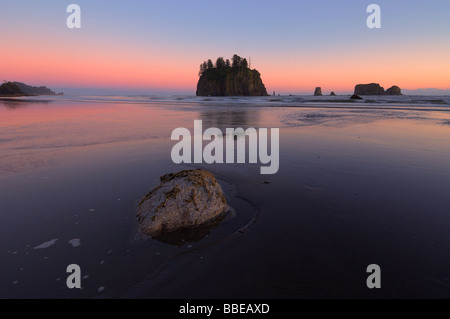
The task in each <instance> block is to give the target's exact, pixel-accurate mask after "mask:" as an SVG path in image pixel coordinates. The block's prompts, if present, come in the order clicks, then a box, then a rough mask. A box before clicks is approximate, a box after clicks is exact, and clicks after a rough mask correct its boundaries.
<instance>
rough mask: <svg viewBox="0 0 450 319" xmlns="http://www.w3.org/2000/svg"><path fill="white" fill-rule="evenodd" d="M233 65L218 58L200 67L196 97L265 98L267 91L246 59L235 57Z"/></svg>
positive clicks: (259, 76)
mask: <svg viewBox="0 0 450 319" xmlns="http://www.w3.org/2000/svg"><path fill="white" fill-rule="evenodd" d="M232 60H233V64H232V65H231V63H230V61H229V60H226V61H225V60H223V58H218V59H217V62H216V64H215V65H213V64H212V62H211V60H208V62H204V63H203V64H202V65H201V66H200V73H199V75H200V79H199V80H198V83H197V93H196V94H197V96H267V95H268V94H267V90H266V87H265V86H264V83H263V81H262V79H261V74H260V73H259V72H258V71H257V70H252V69H250V68H249V67H248V63H247V60H246V59H242V58H240V57H239V56H237V55H235V56H234V57H233V59H232Z"/></svg>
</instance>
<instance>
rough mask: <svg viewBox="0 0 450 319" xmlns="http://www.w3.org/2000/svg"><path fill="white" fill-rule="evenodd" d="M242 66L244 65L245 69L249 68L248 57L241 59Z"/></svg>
mask: <svg viewBox="0 0 450 319" xmlns="http://www.w3.org/2000/svg"><path fill="white" fill-rule="evenodd" d="M241 67H242V68H243V69H247V68H248V62H247V59H246V58H244V59H243V60H242V61H241Z"/></svg>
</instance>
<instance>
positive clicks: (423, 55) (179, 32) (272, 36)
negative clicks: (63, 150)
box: [0, 0, 450, 94]
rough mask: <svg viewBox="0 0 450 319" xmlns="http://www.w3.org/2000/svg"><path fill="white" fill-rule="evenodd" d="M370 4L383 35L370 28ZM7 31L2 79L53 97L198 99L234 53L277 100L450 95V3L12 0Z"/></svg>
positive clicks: (2, 36)
mask: <svg viewBox="0 0 450 319" xmlns="http://www.w3.org/2000/svg"><path fill="white" fill-rule="evenodd" d="M71 3H76V4H78V5H80V7H81V10H82V16H81V17H82V28H81V29H78V30H70V29H68V28H67V27H66V19H67V17H68V15H69V14H68V13H66V7H67V6H68V5H69V4H71ZM371 3H377V4H379V5H380V6H381V9H382V28H381V29H369V28H367V26H366V19H367V17H368V15H369V14H368V13H366V8H367V6H368V5H369V4H371ZM0 28H1V32H0V41H1V50H0V77H1V78H0V80H11V81H22V82H26V83H29V84H33V85H47V86H49V87H51V88H54V89H65V90H66V89H67V88H79V89H80V88H81V89H109V90H117V89H122V90H129V91H130V92H148V93H153V92H173V93H188V94H195V87H196V83H197V80H198V75H197V74H198V68H199V64H200V63H201V62H203V61H204V60H206V59H208V58H211V59H214V60H215V59H216V58H217V57H218V56H223V57H225V58H231V56H232V55H233V54H234V53H237V54H239V55H240V56H243V57H247V58H251V63H252V68H256V69H258V70H259V71H260V72H261V74H262V79H263V81H264V83H265V85H266V87H267V90H268V91H269V92H272V91H274V90H276V91H277V92H278V93H312V92H313V90H314V87H316V86H321V87H322V89H323V91H324V93H327V92H328V93H329V92H330V91H335V92H337V93H347V92H351V91H352V90H353V88H354V86H355V84H357V83H370V82H378V83H380V84H381V85H382V86H384V87H385V88H388V87H390V86H392V85H398V86H400V87H402V88H403V89H409V90H414V89H418V88H438V89H450V58H449V57H450V1H448V0H429V1H414V0H408V1H406V0H395V1H392V0H389V1H387V0H371V1H361V0H345V1H336V0H318V1H300V0H292V1H287V0H283V1H263V0H245V1H242V0H240V1H234V0H231V1H211V0H208V1H206V0H204V1H200V0H189V1H187V0H178V1H174V0H164V1H125V0H107V1H106V0H95V1H93V0H72V1H63V0H34V1H31V0H28V1H24V0H14V1H1V2H0Z"/></svg>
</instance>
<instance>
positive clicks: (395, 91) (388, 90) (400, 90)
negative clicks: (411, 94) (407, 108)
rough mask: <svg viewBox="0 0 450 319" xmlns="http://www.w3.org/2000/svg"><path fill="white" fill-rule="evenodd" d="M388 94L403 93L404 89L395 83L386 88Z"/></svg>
mask: <svg viewBox="0 0 450 319" xmlns="http://www.w3.org/2000/svg"><path fill="white" fill-rule="evenodd" d="M386 95H402V89H400V88H399V87H398V86H396V85H394V86H393V87H391V88H389V89H387V90H386Z"/></svg>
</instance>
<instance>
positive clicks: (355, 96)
mask: <svg viewBox="0 0 450 319" xmlns="http://www.w3.org/2000/svg"><path fill="white" fill-rule="evenodd" d="M362 99H363V98H362V97H360V96H358V95H356V94H353V95H352V97H351V98H350V100H362Z"/></svg>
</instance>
